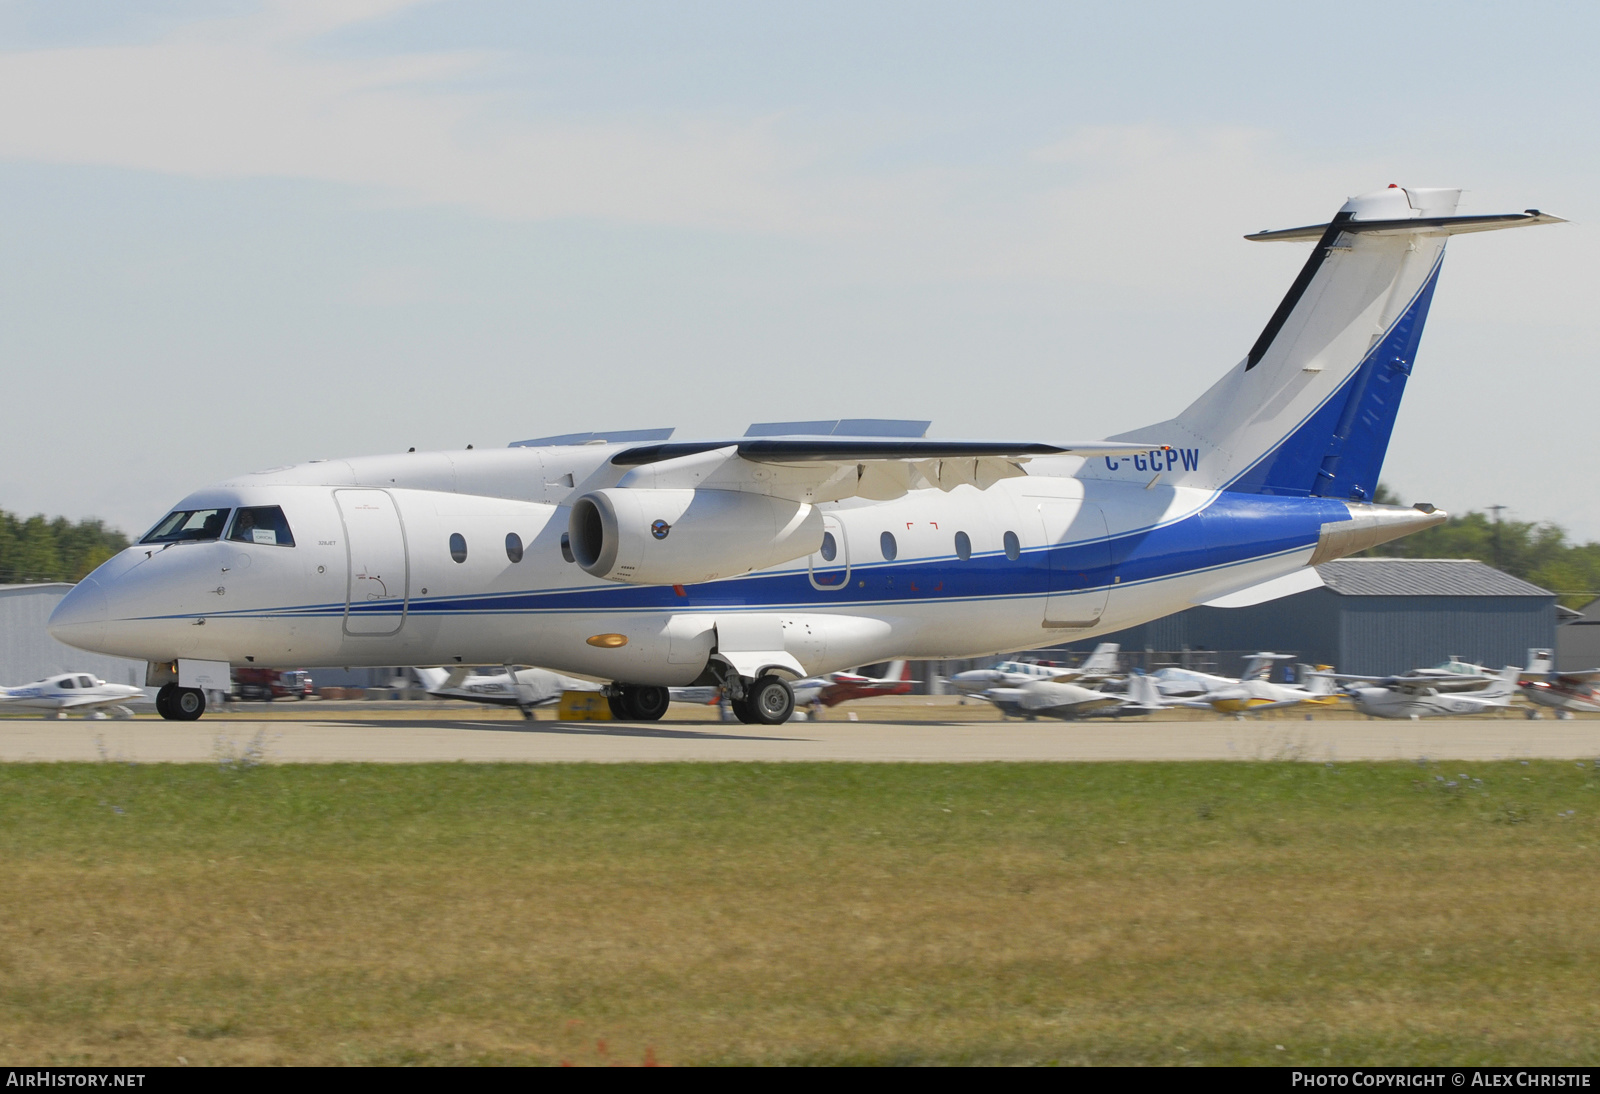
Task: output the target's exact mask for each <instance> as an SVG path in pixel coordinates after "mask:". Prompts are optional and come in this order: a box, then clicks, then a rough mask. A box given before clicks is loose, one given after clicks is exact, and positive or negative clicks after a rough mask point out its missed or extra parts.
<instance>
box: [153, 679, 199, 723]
mask: <svg viewBox="0 0 1600 1094" xmlns="http://www.w3.org/2000/svg"><path fill="white" fill-rule="evenodd" d="M205 712H206V693H205V692H203V691H201V690H200V689H199V688H180V687H179V686H178V685H177V684H163V685H162V686H161V690H160V691H158V692H156V713H157V714H159V715H161V717H163V718H165V719H167V720H168V721H172V722H192V721H194V720H195V719H197V718H199V717H200V715H202V714H204V713H205Z"/></svg>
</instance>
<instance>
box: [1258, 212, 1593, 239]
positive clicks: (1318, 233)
mask: <svg viewBox="0 0 1600 1094" xmlns="http://www.w3.org/2000/svg"><path fill="white" fill-rule="evenodd" d="M1565 223H1566V220H1564V219H1563V218H1561V217H1557V216H1551V215H1550V214H1549V213H1541V212H1540V211H1539V210H1537V209H1529V210H1528V211H1527V212H1524V213H1493V214H1490V215H1488V216H1469V217H1400V218H1397V219H1394V220H1346V221H1342V222H1340V224H1339V230H1340V231H1341V232H1372V233H1376V234H1379V235H1396V234H1399V233H1402V232H1423V233H1426V234H1428V235H1448V236H1453V235H1461V234H1462V233H1464V232H1492V231H1495V230H1496V229H1498V228H1528V227H1531V226H1533V225H1535V224H1565ZM1332 226H1333V224H1332V222H1331V221H1330V222H1329V223H1327V224H1307V225H1305V226H1303V227H1300V228H1280V229H1279V230H1277V231H1274V232H1256V233H1254V234H1252V235H1247V236H1245V238H1246V239H1248V240H1250V241H1251V242H1252V243H1304V242H1308V241H1313V240H1318V239H1321V238H1322V236H1323V234H1324V233H1326V232H1327V230H1328V229H1329V228H1330V227H1332Z"/></svg>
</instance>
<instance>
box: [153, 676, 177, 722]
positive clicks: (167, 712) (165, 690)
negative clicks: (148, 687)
mask: <svg viewBox="0 0 1600 1094" xmlns="http://www.w3.org/2000/svg"><path fill="white" fill-rule="evenodd" d="M177 690H178V685H177V684H162V685H161V690H160V691H158V692H156V713H157V714H159V715H161V717H163V718H165V719H167V720H168V721H171V720H172V719H174V718H176V717H177V715H176V714H174V713H172V693H173V692H175V691H177Z"/></svg>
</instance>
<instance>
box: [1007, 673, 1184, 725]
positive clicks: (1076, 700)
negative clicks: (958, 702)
mask: <svg viewBox="0 0 1600 1094" xmlns="http://www.w3.org/2000/svg"><path fill="white" fill-rule="evenodd" d="M1128 684H1129V686H1128V694H1127V695H1126V696H1123V695H1118V694H1116V693H1114V692H1108V691H1097V690H1095V689H1094V688H1086V687H1084V686H1083V685H1082V684H1074V683H1064V682H1062V681H1059V680H1029V681H1027V682H1026V683H1023V684H1020V685H1017V686H1014V687H999V688H990V689H989V690H988V691H984V692H981V693H979V698H982V699H987V700H988V701H989V702H991V703H993V704H994V705H995V706H996V707H999V708H1000V712H1001V713H1002V714H1004V715H1006V716H1007V717H1012V718H1027V719H1030V720H1031V719H1034V718H1061V719H1065V720H1068V721H1075V720H1077V719H1080V718H1123V717H1127V716H1129V715H1137V714H1154V713H1156V712H1157V711H1159V710H1162V709H1163V704H1162V702H1161V699H1160V697H1159V696H1158V695H1157V694H1156V691H1155V685H1154V682H1153V681H1152V680H1151V678H1150V677H1148V676H1143V675H1135V676H1133V677H1131V678H1130V679H1129V681H1128Z"/></svg>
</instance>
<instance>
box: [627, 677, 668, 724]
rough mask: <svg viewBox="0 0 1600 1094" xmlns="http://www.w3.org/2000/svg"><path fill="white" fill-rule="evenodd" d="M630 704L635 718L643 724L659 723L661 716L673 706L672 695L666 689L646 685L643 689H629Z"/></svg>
mask: <svg viewBox="0 0 1600 1094" xmlns="http://www.w3.org/2000/svg"><path fill="white" fill-rule="evenodd" d="M628 691H629V695H628V698H629V700H631V701H630V702H629V704H628V706H629V708H630V709H631V710H632V711H633V716H634V717H635V718H637V719H638V720H639V721H641V722H659V721H661V716H662V715H663V714H665V713H666V712H667V708H668V707H669V706H671V705H672V695H671V693H670V692H668V691H667V689H666V688H661V687H655V686H653V685H650V684H645V685H643V686H641V687H636V688H629V689H628Z"/></svg>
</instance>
